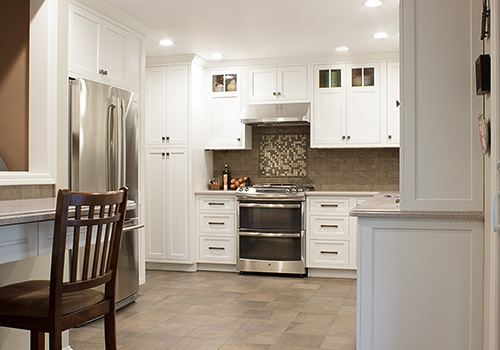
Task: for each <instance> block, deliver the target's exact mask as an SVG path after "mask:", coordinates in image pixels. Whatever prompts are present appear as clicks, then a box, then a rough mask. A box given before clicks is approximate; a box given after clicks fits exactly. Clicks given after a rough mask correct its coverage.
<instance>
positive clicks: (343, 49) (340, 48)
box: [335, 46, 349, 52]
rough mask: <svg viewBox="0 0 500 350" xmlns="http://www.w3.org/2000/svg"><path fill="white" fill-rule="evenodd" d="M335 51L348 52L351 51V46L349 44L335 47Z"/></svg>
mask: <svg viewBox="0 0 500 350" xmlns="http://www.w3.org/2000/svg"><path fill="white" fill-rule="evenodd" d="M335 51H337V52H346V51H349V48H348V47H347V46H339V47H336V48H335Z"/></svg>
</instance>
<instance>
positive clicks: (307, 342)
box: [275, 333, 325, 349]
mask: <svg viewBox="0 0 500 350" xmlns="http://www.w3.org/2000/svg"><path fill="white" fill-rule="evenodd" d="M324 340H325V336H324V335H312V334H296V333H284V334H283V335H282V336H281V337H279V339H278V340H277V342H276V343H275V345H284V346H299V347H304V348H313V349H319V347H320V346H321V344H323V341H324Z"/></svg>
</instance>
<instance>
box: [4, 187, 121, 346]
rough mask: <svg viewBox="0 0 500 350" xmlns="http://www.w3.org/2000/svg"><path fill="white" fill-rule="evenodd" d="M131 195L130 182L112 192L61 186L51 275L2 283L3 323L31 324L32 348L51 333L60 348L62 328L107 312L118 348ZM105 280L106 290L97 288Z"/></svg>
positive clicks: (109, 337) (108, 330)
mask: <svg viewBox="0 0 500 350" xmlns="http://www.w3.org/2000/svg"><path fill="white" fill-rule="evenodd" d="M127 196H128V189H127V188H126V187H122V188H120V190H119V191H115V192H107V193H78V192H69V191H68V190H59V192H58V194H57V207H56V218H55V225H54V242H53V246H52V260H51V271H50V281H48V280H43V281H41V280H31V281H26V282H21V283H15V284H11V285H7V286H4V287H0V326H4V327H11V328H21V329H27V330H30V331H31V349H44V347H45V333H49V339H50V349H51V350H56V349H57V350H60V349H61V348H62V337H61V334H62V331H64V330H67V329H70V328H73V327H75V326H78V325H81V324H83V323H85V322H88V321H90V320H93V319H95V318H97V317H100V316H104V329H105V343H106V349H107V350H109V349H116V316H115V285H116V267H117V262H118V255H119V250H120V240H121V234H122V229H123V220H124V217H125V210H126V205H127ZM82 228H83V230H82ZM80 232H81V234H80ZM71 234H73V238H72V239H68V242H67V239H66V237H67V236H68V237H69V236H70V235H71ZM93 243H94V244H93ZM80 247H81V249H79V248H80ZM67 248H71V249H72V251H71V254H65V251H66V249H67ZM79 252H81V253H79ZM80 254H81V255H83V256H82V257H80V256H79V255H80ZM66 255H67V256H68V257H69V258H68V259H69V260H70V261H69V268H68V267H67V271H66V274H65V268H64V267H65V256H66ZM82 258H83V259H82ZM66 265H68V264H66ZM65 275H66V276H67V277H66V278H65V277H64V276H65ZM68 275H69V276H68ZM102 285H104V289H103V290H104V292H103V291H102V287H101V290H97V289H94V288H96V287H98V286H102Z"/></svg>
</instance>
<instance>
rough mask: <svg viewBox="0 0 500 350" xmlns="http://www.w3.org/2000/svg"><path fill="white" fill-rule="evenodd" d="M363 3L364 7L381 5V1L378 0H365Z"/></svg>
mask: <svg viewBox="0 0 500 350" xmlns="http://www.w3.org/2000/svg"><path fill="white" fill-rule="evenodd" d="M363 5H365V6H366V7H379V6H380V5H382V1H380V0H366V1H365V2H364V3H363Z"/></svg>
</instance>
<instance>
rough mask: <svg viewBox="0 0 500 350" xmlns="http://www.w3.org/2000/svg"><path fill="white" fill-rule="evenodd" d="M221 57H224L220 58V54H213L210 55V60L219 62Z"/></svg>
mask: <svg viewBox="0 0 500 350" xmlns="http://www.w3.org/2000/svg"><path fill="white" fill-rule="evenodd" d="M222 57H224V56H222V55H221V54H220V53H213V54H211V55H210V58H211V59H213V60H221V59H222Z"/></svg>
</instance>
